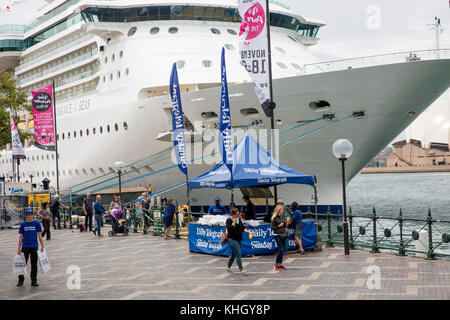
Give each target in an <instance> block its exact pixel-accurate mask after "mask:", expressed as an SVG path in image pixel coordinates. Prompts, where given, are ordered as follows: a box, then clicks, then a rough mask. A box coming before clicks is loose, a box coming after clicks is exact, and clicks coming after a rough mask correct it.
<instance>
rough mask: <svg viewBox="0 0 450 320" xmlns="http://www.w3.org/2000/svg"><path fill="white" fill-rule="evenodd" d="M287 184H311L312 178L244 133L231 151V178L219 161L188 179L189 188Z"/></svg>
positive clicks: (312, 183)
mask: <svg viewBox="0 0 450 320" xmlns="http://www.w3.org/2000/svg"><path fill="white" fill-rule="evenodd" d="M287 183H290V184H306V185H310V186H314V177H313V176H308V175H305V174H304V173H301V172H298V171H295V170H294V169H291V168H288V167H287V166H285V165H283V164H281V163H279V162H278V161H276V160H275V159H273V158H272V157H271V156H270V154H269V153H268V152H267V151H266V150H265V149H264V148H263V147H262V146H261V145H260V144H259V143H258V142H257V141H256V140H255V139H254V138H253V137H252V136H251V135H250V134H248V133H247V134H246V135H245V137H244V138H242V139H241V140H240V141H239V143H238V144H237V145H236V146H235V147H234V150H233V177H231V173H230V171H229V170H228V168H227V166H226V165H225V163H223V162H222V163H219V164H218V165H216V166H215V167H214V168H213V169H211V170H210V171H208V172H206V173H204V174H202V175H200V176H198V177H195V178H192V179H189V180H188V189H198V188H215V189H234V188H243V187H270V186H274V185H280V184H287Z"/></svg>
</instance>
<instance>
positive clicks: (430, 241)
mask: <svg viewBox="0 0 450 320" xmlns="http://www.w3.org/2000/svg"><path fill="white" fill-rule="evenodd" d="M427 224H428V252H427V260H436V257H435V254H434V253H433V231H432V230H433V228H432V225H433V219H432V218H431V209H430V208H428V217H427Z"/></svg>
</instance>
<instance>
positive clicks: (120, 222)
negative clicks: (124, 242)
mask: <svg viewBox="0 0 450 320" xmlns="http://www.w3.org/2000/svg"><path fill="white" fill-rule="evenodd" d="M114 211H115V210H111V211H110V212H109V216H110V217H111V219H112V221H111V223H112V226H113V227H112V230H111V231H109V232H108V235H109V236H110V237H114V236H115V235H116V234H119V233H121V234H123V235H124V236H128V231H129V230H128V226H127V220H126V219H118V218H116V215H115V213H116V212H114ZM121 213H122V210H120V214H121ZM120 214H119V215H118V216H119V217H120Z"/></svg>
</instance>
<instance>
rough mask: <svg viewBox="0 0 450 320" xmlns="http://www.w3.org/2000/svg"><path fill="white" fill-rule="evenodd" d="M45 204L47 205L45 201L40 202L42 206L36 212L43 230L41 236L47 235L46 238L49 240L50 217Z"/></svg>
mask: <svg viewBox="0 0 450 320" xmlns="http://www.w3.org/2000/svg"><path fill="white" fill-rule="evenodd" d="M47 205H48V203H47V202H43V203H42V208H41V209H40V210H39V212H38V217H39V220H40V221H41V223H42V227H43V228H44V232H42V237H44V236H45V235H47V240H51V235H50V229H51V228H50V223H51V219H52V218H51V216H50V213H49V212H48V210H47Z"/></svg>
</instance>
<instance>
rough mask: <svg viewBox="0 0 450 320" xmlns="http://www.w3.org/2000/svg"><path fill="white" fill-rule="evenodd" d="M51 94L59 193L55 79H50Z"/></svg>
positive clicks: (57, 175) (57, 188) (57, 189)
mask: <svg viewBox="0 0 450 320" xmlns="http://www.w3.org/2000/svg"><path fill="white" fill-rule="evenodd" d="M52 91H53V92H52V95H53V118H54V119H53V123H54V127H55V152H56V157H55V158H56V193H57V194H59V153H58V139H57V138H56V137H57V132H58V130H57V127H56V95H55V80H52Z"/></svg>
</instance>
